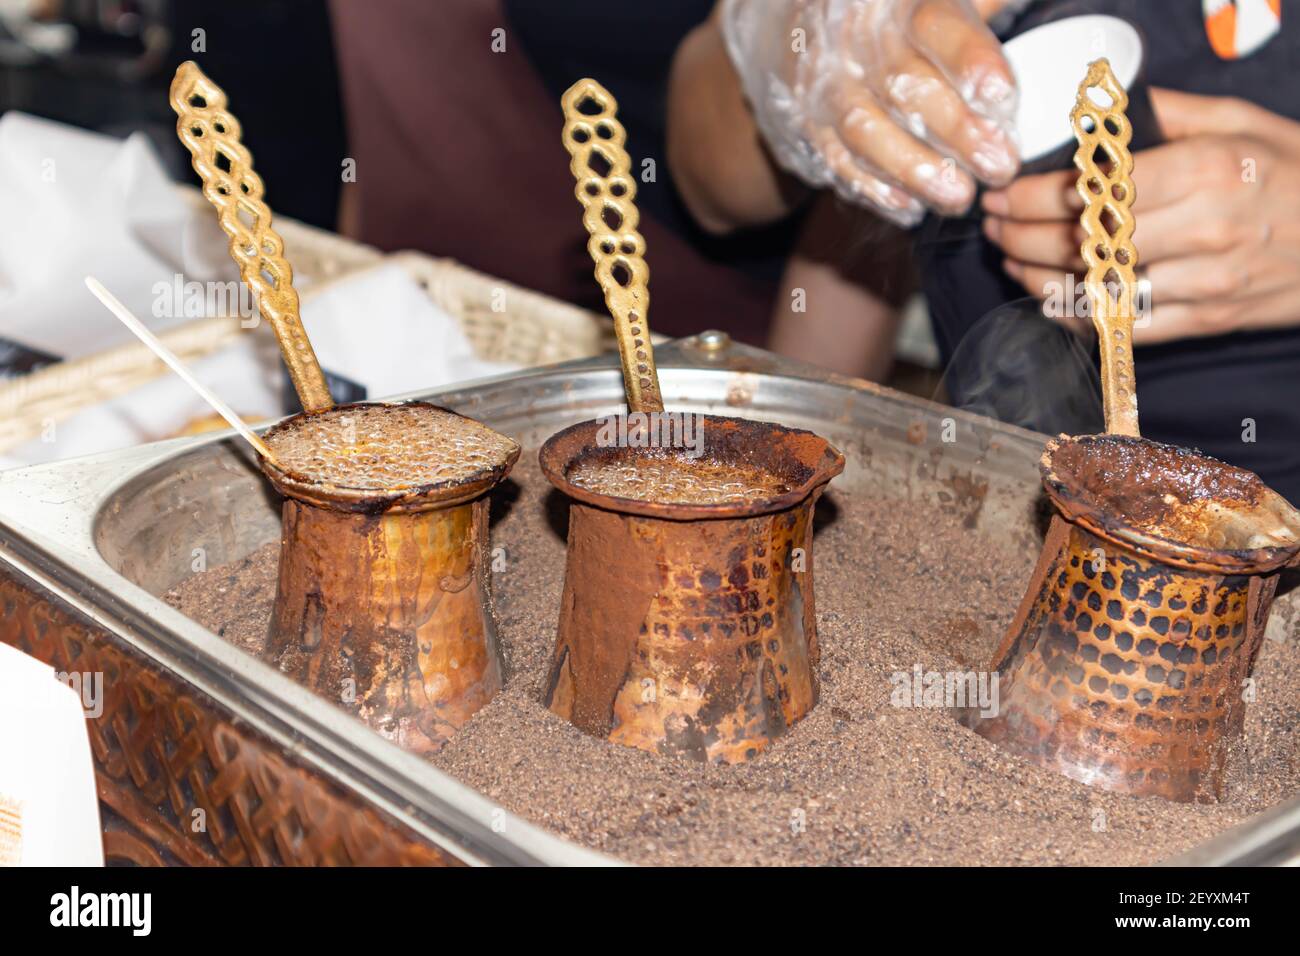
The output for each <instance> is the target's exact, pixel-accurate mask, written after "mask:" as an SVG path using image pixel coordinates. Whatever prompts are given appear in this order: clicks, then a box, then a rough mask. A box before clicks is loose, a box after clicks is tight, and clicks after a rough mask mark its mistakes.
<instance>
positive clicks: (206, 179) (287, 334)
mask: <svg viewBox="0 0 1300 956" xmlns="http://www.w3.org/2000/svg"><path fill="white" fill-rule="evenodd" d="M171 104H172V109H173V110H175V111H176V116H177V119H176V134H177V136H179V137H180V140H181V142H182V143H184V144H185V148H186V149H188V150H189V151H190V157H191V160H192V161H193V165H194V171H195V172H197V173H198V174H199V178H200V179H202V180H203V195H204V196H206V197H207V198H208V201H209V202H211V203H212V205H213V206H215V207H216V208H217V214H218V217H219V219H220V221H221V228H222V229H223V230H224V231H225V233H226V235H228V236H229V237H230V255H231V257H232V258H234V260H235V263H236V264H237V265H238V266H239V272H240V275H242V276H243V279H244V283H245V285H247V286H248V287H249V289H250V290H252V293H253V296H254V298H255V300H256V301H257V309H258V311H259V312H260V313H261V314H262V315H263V316H265V317H266V319H267V320H268V321H269V322H270V323H271V327H272V328H273V329H274V330H275V335H276V338H277V339H278V340H279V342H280V353H281V354H282V355H283V356H284V364H285V365H286V366H288V368H289V377H290V379H292V380H293V387H294V389H295V390H296V391H297V393H298V399H299V401H301V402H302V407H303V408H305V409H306V410H307V411H309V412H311V411H318V410H319V409H322V408H329V407H330V406H332V405H333V404H334V401H333V399H332V398H330V393H329V388H328V386H326V384H325V376H324V375H323V374H322V373H321V370H320V363H319V362H317V360H316V353H315V351H314V350H313V349H312V347H311V342H310V341H309V340H308V338H307V330H306V329H304V328H303V325H302V316H301V313H300V307H299V303H298V292H297V290H296V289H294V287H293V269H292V268H291V267H290V265H289V262H288V260H287V259H285V257H284V242H283V241H282V240H281V239H280V236H279V234H278V233H277V232H276V231H275V230H274V229H272V228H271V208H270V207H269V206H268V205H267V204H266V200H265V199H263V193H264V189H263V185H262V179H261V177H260V176H258V175H257V173H255V172H253V157H252V156H251V155H250V154H249V152H248V149H247V147H245V146H244V144H243V142H242V141H241V140H240V127H239V121H238V120H236V119H235V117H234V116H232V115H231V114H230V113H229V112H228V111H227V110H226V94H225V92H224V91H223V90H222V89H221V87H219V86H217V84H215V83H213V82H212V81H211V80H210V79H208V77H207V76H206V75H205V74H204V73H203V71H202V70H200V69H199V67H198V64H196V63H194V62H193V61H192V60H190V61H187V62H185V63H182V64H181V65H180V67H179V68H178V69H177V70H176V76H175V78H174V79H173V80H172V86H171Z"/></svg>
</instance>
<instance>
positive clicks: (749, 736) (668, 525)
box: [540, 80, 844, 763]
mask: <svg viewBox="0 0 1300 956" xmlns="http://www.w3.org/2000/svg"><path fill="white" fill-rule="evenodd" d="M563 105H564V112H565V127H564V143H565V146H566V148H568V150H569V151H570V153H571V155H572V164H571V168H572V170H573V173H574V175H575V177H576V179H577V188H576V195H577V197H578V200H579V201H580V202H581V203H582V204H583V207H584V211H585V215H584V222H585V223H586V226H587V229H588V232H589V233H590V241H589V243H588V249H589V250H590V252H591V255H592V258H593V259H594V260H595V263H596V277H597V279H598V280H599V281H600V284H601V286H602V288H603V289H604V290H605V297H606V304H607V305H608V306H609V309H610V312H611V313H612V315H613V317H614V322H615V328H616V331H617V333H618V339H619V351H620V356H621V359H622V366H623V377H624V385H625V387H626V391H627V399H628V409H629V412H630V414H629V415H628V416H627V427H629V428H630V429H631V430H632V431H633V432H635V431H636V429H638V428H641V429H643V430H645V429H650V430H653V429H654V424H653V423H654V421H655V419H654V418H651V417H650V416H652V415H657V414H659V413H661V412H662V411H663V401H662V398H661V393H660V390H659V381H658V375H657V372H656V371H655V367H654V355H653V349H652V346H651V342H650V329H649V326H648V324H647V322H646V313H647V310H648V306H649V292H648V285H647V283H648V270H647V268H646V264H645V259H644V255H643V253H644V249H645V242H644V240H643V239H642V237H641V235H640V233H639V232H637V229H636V227H637V210H636V207H635V205H633V199H634V197H635V195H636V180H635V179H634V177H633V176H632V175H631V173H630V160H629V158H628V155H627V152H626V150H625V149H624V147H623V143H624V139H625V133H624V130H623V127H622V125H621V124H620V123H619V122H618V120H617V119H616V118H615V116H616V112H617V109H618V105H617V103H616V102H615V100H614V98H613V96H611V95H610V94H609V92H608V91H606V90H605V89H604V88H603V87H601V86H600V84H598V83H596V82H595V81H594V80H582V81H580V82H579V83H577V84H575V85H574V86H573V87H571V88H570V89H569V90H568V92H567V93H565V95H564V99H563ZM638 416H640V417H639V418H638ZM697 421H698V426H699V427H700V428H701V430H702V435H703V438H704V449H703V454H704V457H705V459H706V460H707V461H708V462H710V464H711V465H715V466H717V467H719V468H721V469H723V470H724V471H725V469H727V468H750V467H757V468H759V469H762V470H763V471H764V472H766V473H767V474H770V475H773V476H775V477H776V478H778V479H780V482H781V484H782V486H783V487H784V489H785V490H784V491H782V492H780V493H779V494H774V495H770V496H766V497H761V498H758V499H755V500H750V501H744V502H740V503H725V504H681V503H663V502H659V501H654V500H634V499H631V498H625V497H614V496H611V495H607V494H599V493H596V492H594V491H592V490H590V489H587V488H582V487H579V486H577V485H575V484H574V482H573V480H572V475H573V473H574V471H575V469H577V468H578V467H580V466H582V465H584V464H588V463H591V462H593V461H625V462H630V463H632V464H635V463H636V461H637V460H638V456H639V455H641V454H642V452H640V451H638V450H637V449H630V448H626V447H621V448H620V447H602V446H601V441H600V440H599V434H600V431H601V428H602V427H604V426H605V425H606V424H607V423H604V422H601V421H589V422H583V423H581V424H578V425H574V426H572V427H571V428H567V429H565V430H564V431H562V432H560V433H558V434H557V435H554V436H552V437H551V439H550V440H548V441H547V442H546V443H545V445H544V446H543V447H542V449H541V454H540V460H541V465H542V470H543V472H544V473H545V474H546V477H547V478H548V479H549V480H550V481H551V483H552V484H554V485H555V486H556V487H557V488H559V489H560V490H561V491H563V492H564V493H565V494H566V495H568V496H569V498H570V499H572V504H571V507H570V509H569V537H568V554H567V559H566V565H565V575H564V596H563V599H562V604H561V609H560V623H559V630H558V633H557V635H556V642H555V652H554V656H553V660H552V666H551V674H550V678H549V680H548V682H547V686H546V697H545V702H546V705H547V706H548V707H549V708H550V709H551V710H553V711H554V712H555V713H557V714H559V715H560V716H562V717H564V718H565V719H567V720H569V721H571V722H572V723H573V724H574V725H575V726H577V727H579V728H580V729H582V730H584V731H586V732H587V733H590V734H593V735H595V736H598V737H604V738H607V739H609V740H612V741H615V742H617V743H621V744H626V745H628V746H633V747H639V748H641V749H643V750H650V751H654V752H657V753H662V754H683V755H686V756H688V757H691V758H694V759H698V760H711V761H725V762H729V763H730V762H736V761H742V760H747V759H749V758H750V757H753V756H754V755H755V754H757V753H758V752H759V751H761V750H762V749H763V748H764V747H766V746H767V745H768V744H769V743H770V742H771V741H772V740H773V739H774V738H776V737H778V736H780V735H781V734H783V733H784V732H785V731H786V730H787V729H789V727H790V726H791V725H793V724H794V723H795V722H796V721H797V720H799V719H800V718H801V717H803V716H804V715H805V714H807V713H808V711H809V710H811V709H812V707H813V705H814V704H815V703H816V700H817V677H816V665H817V624H816V614H815V612H814V606H813V581H812V570H813V565H812V525H813V522H812V515H813V507H814V505H815V503H816V501H817V498H818V497H819V496H820V495H821V493H822V491H823V490H824V488H825V486H826V483H827V482H829V481H830V480H831V479H832V478H833V477H834V476H835V475H837V474H839V473H840V472H841V471H842V470H843V468H844V458H843V456H842V455H841V454H840V453H839V452H838V451H836V450H835V449H834V448H832V447H831V446H830V444H829V443H828V442H827V441H826V440H825V439H823V438H820V437H818V436H817V435H814V434H812V433H811V432H807V431H799V430H797V429H790V428H783V427H781V426H779V425H772V424H767V423H762V422H752V421H746V420H744V419H739V418H726V417H720V416H711V415H710V416H700V417H699V418H698V420H697ZM647 422H648V423H649V424H647Z"/></svg>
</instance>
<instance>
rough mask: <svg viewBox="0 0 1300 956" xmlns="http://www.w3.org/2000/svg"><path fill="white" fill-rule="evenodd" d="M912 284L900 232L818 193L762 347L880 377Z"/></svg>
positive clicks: (906, 248) (904, 238)
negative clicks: (903, 304) (901, 308)
mask: <svg viewBox="0 0 1300 956" xmlns="http://www.w3.org/2000/svg"><path fill="white" fill-rule="evenodd" d="M914 288H915V275H914V273H913V271H912V265H911V243H910V242H909V241H908V239H907V236H906V234H905V233H903V232H902V231H900V230H899V229H897V228H896V227H894V226H892V225H890V224H889V223H886V222H884V221H882V220H880V219H878V218H876V217H875V216H873V215H871V214H870V213H867V212H863V211H858V210H853V209H850V208H847V207H845V206H843V205H841V204H839V203H837V202H836V201H835V199H834V197H832V196H829V195H827V196H821V197H819V198H818V199H817V200H816V201H815V202H814V203H813V205H812V207H811V209H810V210H809V213H808V217H807V220H806V221H805V223H804V225H803V228H802V229H801V231H800V235H799V240H798V242H797V244H796V246H795V248H794V250H793V251H792V252H791V255H790V259H789V262H788V263H787V265H786V270H785V274H784V275H783V276H782V278H781V285H780V289H779V291H778V293H777V296H776V299H775V300H774V303H773V305H774V307H773V313H772V327H771V332H770V334H769V336H768V348H770V349H771V350H772V351H773V352H776V353H777V354H778V355H785V356H788V357H790V358H795V359H799V360H801V361H805V362H812V363H813V364H815V365H820V366H822V367H823V368H828V369H830V370H831V371H833V372H839V373H840V374H841V375H851V376H855V377H859V378H866V379H870V380H872V381H875V382H882V381H884V380H885V378H886V376H888V374H889V370H890V367H891V366H892V365H893V362H894V340H895V339H896V338H897V335H898V325H899V321H900V319H901V311H900V306H901V305H902V303H903V302H904V301H905V300H906V299H907V297H908V295H909V294H910V293H911V291H912V290H913V289H914Z"/></svg>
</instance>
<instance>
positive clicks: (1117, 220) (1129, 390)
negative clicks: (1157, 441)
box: [1070, 59, 1138, 435]
mask: <svg viewBox="0 0 1300 956" xmlns="http://www.w3.org/2000/svg"><path fill="white" fill-rule="evenodd" d="M1090 90H1098V91H1100V93H1101V95H1102V97H1103V98H1108V99H1109V100H1110V105H1109V106H1103V105H1101V104H1099V103H1098V102H1097V101H1096V100H1095V99H1094V98H1093V96H1091V95H1090V94H1089V91H1090ZM1127 108H1128V94H1127V93H1125V92H1124V88H1123V87H1122V86H1120V83H1119V80H1117V79H1116V78H1115V73H1114V72H1113V71H1112V70H1111V68H1110V62H1109V61H1108V60H1105V59H1101V60H1095V61H1093V62H1092V63H1091V64H1090V65H1089V66H1088V73H1087V75H1086V76H1085V77H1084V78H1083V82H1082V83H1081V84H1080V85H1079V95H1078V97H1077V98H1076V99H1075V104H1074V110H1073V111H1072V112H1071V113H1070V121H1071V123H1072V124H1073V125H1074V135H1075V138H1076V139H1077V140H1078V141H1079V148H1078V150H1077V151H1076V152H1075V154H1074V165H1075V166H1077V167H1078V168H1079V179H1078V183H1077V188H1078V190H1079V195H1080V196H1082V197H1083V203H1084V209H1083V214H1082V215H1081V216H1080V217H1079V222H1080V223H1081V224H1082V225H1083V229H1084V232H1085V234H1086V235H1085V238H1084V240H1083V245H1082V246H1081V247H1080V251H1081V252H1082V254H1083V261H1084V262H1085V263H1087V265H1088V274H1087V277H1086V279H1085V286H1086V288H1087V291H1088V301H1089V304H1090V305H1091V308H1092V322H1093V325H1094V326H1096V328H1097V338H1098V347H1099V348H1100V350H1101V393H1102V403H1103V406H1104V409H1105V412H1106V431H1108V432H1113V433H1115V434H1119V435H1137V434H1138V408H1137V382H1136V379H1135V377H1134V373H1133V321H1134V319H1135V317H1136V315H1137V286H1138V283H1137V276H1136V275H1135V273H1134V271H1133V270H1134V268H1135V267H1136V266H1137V261H1138V254H1137V248H1136V247H1135V246H1134V245H1133V229H1134V228H1135V226H1136V224H1137V220H1136V219H1135V217H1134V215H1133V209H1132V206H1133V199H1134V195H1135V193H1134V189H1133V154H1132V153H1130V152H1129V148H1128V144H1129V140H1130V139H1131V138H1132V136H1133V129H1132V127H1131V126H1130V125H1129V122H1128V117H1127V116H1125V114H1124V111H1125V109H1127ZM1098 149H1100V150H1101V151H1102V152H1103V153H1105V155H1106V156H1107V157H1108V158H1109V160H1110V162H1109V166H1110V169H1109V172H1107V171H1106V170H1104V169H1102V167H1101V166H1100V165H1099V164H1098V162H1097V158H1096V154H1097V151H1098Z"/></svg>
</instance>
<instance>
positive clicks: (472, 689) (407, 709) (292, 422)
mask: <svg viewBox="0 0 1300 956" xmlns="http://www.w3.org/2000/svg"><path fill="white" fill-rule="evenodd" d="M171 103H172V108H173V109H174V110H175V111H176V114H177V117H178V119H177V124H176V129H177V134H178V135H179V136H180V139H181V141H182V142H183V143H184V144H185V146H186V147H187V148H188V149H189V151H190V153H191V156H192V158H193V165H194V169H195V171H196V172H198V174H199V176H200V178H202V180H203V193H204V195H205V196H206V197H207V198H208V199H209V200H210V201H211V202H212V203H213V205H214V206H216V208H217V210H218V212H219V215H220V222H221V226H222V228H223V229H224V230H225V232H226V233H227V235H228V236H229V237H230V252H231V255H232V256H233V257H234V259H235V261H236V263H237V264H238V265H239V267H240V271H241V273H242V275H243V278H244V281H245V283H247V284H248V286H249V287H250V289H251V290H252V291H253V294H254V296H255V298H256V301H257V305H258V310H259V312H260V313H261V314H262V315H263V316H264V317H266V318H267V319H268V320H269V321H270V323H271V325H272V327H273V328H274V330H275V332H276V335H277V337H278V339H279V342H280V348H281V352H282V354H283V356H284V360H285V364H286V365H287V367H288V369H289V374H290V377H291V378H292V380H293V384H294V388H295V389H296V390H297V393H298V397H299V399H300V400H301V402H302V405H303V408H304V409H306V411H304V412H303V413H302V414H299V415H295V416H293V417H291V418H288V419H286V420H285V421H283V422H281V423H280V424H278V425H276V426H275V427H274V428H272V429H271V430H270V431H269V432H267V433H266V435H265V439H266V442H267V444H268V445H269V446H271V447H272V449H274V448H275V446H276V444H277V442H278V441H280V440H286V439H289V438H291V437H292V436H293V433H295V432H297V431H299V430H302V429H318V430H319V429H322V428H325V429H327V430H328V428H331V427H336V426H338V427H339V428H340V430H341V431H342V432H346V431H347V423H348V421H349V417H351V418H352V419H355V420H357V421H367V422H372V419H374V421H373V422H372V424H376V423H378V424H377V425H376V427H377V428H378V430H379V431H385V429H383V428H382V427H379V426H380V425H382V419H383V418H388V419H390V420H391V419H392V418H393V416H405V417H406V418H408V419H409V418H411V417H412V416H415V417H416V418H417V419H419V420H420V421H421V422H425V420H427V422H425V423H426V424H427V425H428V427H429V428H430V429H432V430H433V431H434V433H435V434H436V429H437V428H438V427H439V423H441V425H442V426H445V427H455V428H457V429H458V430H461V431H466V430H468V431H469V432H471V433H472V434H473V435H475V436H476V437H477V438H478V439H480V440H481V441H482V444H483V446H484V447H485V448H487V449H488V451H487V452H484V453H482V454H481V455H480V457H478V458H476V459H475V465H474V467H470V468H461V469H459V470H458V471H457V473H456V475H455V477H454V478H452V479H448V480H444V481H434V482H429V483H425V484H423V485H420V484H416V485H412V484H411V483H410V482H408V481H406V480H404V477H403V475H402V471H403V468H402V464H403V462H406V463H409V464H413V463H419V462H421V461H423V459H422V458H421V455H429V454H433V452H431V451H430V450H429V442H428V441H427V440H425V439H427V438H428V437H429V436H428V435H427V434H426V435H424V437H423V438H422V437H421V435H420V434H418V433H417V432H416V431H410V432H408V433H407V434H405V435H397V436H393V435H391V434H387V435H386V438H385V441H386V442H388V443H387V444H384V446H383V447H382V448H381V449H379V450H378V451H376V448H375V447H374V446H375V443H376V441H377V439H376V438H375V435H374V434H371V433H370V432H367V431H366V430H365V429H358V432H360V433H359V434H357V435H355V436H354V437H353V438H352V439H351V440H350V441H348V442H345V445H346V446H348V447H345V448H344V449H343V453H344V454H350V453H355V454H357V455H371V456H373V455H376V454H378V455H380V457H383V458H384V459H385V460H386V461H389V462H391V463H392V464H393V466H394V467H393V469H390V471H391V481H388V482H380V483H374V482H371V483H368V484H367V485H365V486H364V487H355V486H349V484H348V482H347V481H346V480H342V481H341V480H339V479H338V476H337V475H334V476H333V477H330V478H326V477H323V475H322V474H321V473H319V472H317V471H315V470H313V469H311V468H300V469H297V470H295V469H294V468H292V467H290V466H289V465H288V464H286V463H285V462H284V461H283V460H282V459H281V455H280V454H279V452H278V451H276V453H275V454H276V460H274V461H273V460H270V459H268V458H267V457H265V456H262V457H261V458H260V464H261V466H262V470H263V471H264V472H265V474H266V475H267V477H268V478H269V479H270V480H271V483H272V484H273V485H274V486H275V488H276V490H277V491H279V492H280V493H281V494H283V495H284V505H283V513H282V533H281V539H280V574H279V582H278V585H277V588H276V596H275V609H274V614H273V619H272V624H271V634H270V640H269V642H268V654H269V656H270V658H271V660H272V661H273V662H274V663H276V664H277V665H278V666H279V667H280V668H281V670H283V671H285V672H286V673H289V674H291V675H292V676H293V677H294V678H295V679H297V680H298V681H299V682H300V683H302V684H303V685H305V686H306V687H308V688H310V689H312V690H314V691H316V692H318V693H320V694H322V695H323V696H326V697H328V698H330V699H332V700H335V701H337V702H338V703H339V704H340V705H341V706H343V707H344V708H345V709H347V710H349V711H351V712H353V713H355V714H357V715H358V716H360V717H361V718H362V719H363V720H365V721H366V722H367V723H368V724H369V725H370V726H372V727H374V728H375V729H376V730H377V731H379V732H380V733H381V734H383V735H385V736H386V737H389V738H391V739H393V740H395V741H396V742H397V743H399V744H400V745H402V746H403V747H406V748H407V749H410V750H413V751H416V752H419V753H426V752H430V751H434V750H437V749H438V748H439V747H441V746H442V744H443V743H444V742H445V741H446V740H447V738H448V737H449V736H450V735H451V734H452V733H454V732H455V730H456V728H458V727H460V726H461V725H462V724H463V723H464V722H465V721H466V720H468V719H469V717H470V715H472V714H473V713H474V712H475V711H476V710H478V709H479V708H480V707H482V706H483V704H485V703H486V702H487V701H488V700H490V699H491V698H492V696H493V695H494V694H495V693H496V692H497V690H498V689H499V688H500V687H501V659H500V652H499V649H498V647H497V642H496V636H495V630H494V625H493V620H492V613H491V607H490V604H489V601H488V582H489V575H488V568H487V558H488V555H489V553H490V548H489V545H488V497H487V496H488V493H489V492H490V490H491V489H492V488H493V487H494V486H495V485H496V484H497V483H499V482H500V481H501V480H502V479H503V478H504V477H505V476H506V474H507V473H508V472H509V470H510V468H511V466H512V465H513V464H514V463H515V460H516V459H517V458H518V456H519V446H518V445H516V444H515V443H514V442H512V441H510V440H509V439H507V438H504V437H503V436H500V435H497V434H496V433H495V432H492V431H491V430H490V429H488V428H487V427H486V426H484V425H480V424H479V423H477V422H470V421H469V420H466V419H463V418H462V417H461V416H458V415H456V414H455V413H454V412H451V411H448V410H446V409H439V408H436V407H435V406H432V405H428V404H427V403H422V402H414V403H403V404H385V403H359V404H356V405H345V406H335V405H334V404H333V401H332V400H331V398H330V394H329V391H328V389H327V387H326V384H325V378H324V375H323V374H322V373H321V369H320V366H319V364H318V363H317V361H316V356H315V353H314V352H313V350H312V347H311V343H310V342H309V341H308V339H307V334H306V331H305V330H304V329H303V326H302V322H301V319H300V316H299V301H298V294H297V292H296V291H295V289H294V287H293V270H292V268H291V267H290V265H289V263H288V261H287V259H286V258H285V256H284V248H283V243H282V242H281V239H280V236H279V235H278V234H277V233H276V232H275V230H274V229H273V228H272V227H271V210H270V208H269V207H268V206H267V204H266V202H265V200H264V198H263V186H262V181H261V179H260V178H259V177H258V175H257V174H256V173H255V172H254V171H253V166H252V157H251V155H250V154H249V152H248V149H247V148H246V147H245V146H244V145H243V143H242V142H241V141H240V127H239V123H238V121H237V120H236V119H235V117H234V116H233V115H231V113H230V112H229V111H228V110H227V108H226V96H225V93H224V92H223V91H222V90H221V88H220V87H218V86H217V85H216V84H215V83H213V82H212V81H211V80H210V79H209V78H208V77H207V76H205V75H204V74H203V72H202V71H201V70H200V69H199V68H198V66H196V65H195V64H194V63H185V64H183V65H182V66H181V67H180V69H178V70H177V72H176V77H175V79H174V80H173V82H172V87H171ZM376 416H377V417H376ZM387 431H388V432H391V429H388V430H387ZM380 444H383V442H380ZM435 444H436V443H435ZM367 446H369V447H367ZM439 447H441V446H439Z"/></svg>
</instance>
